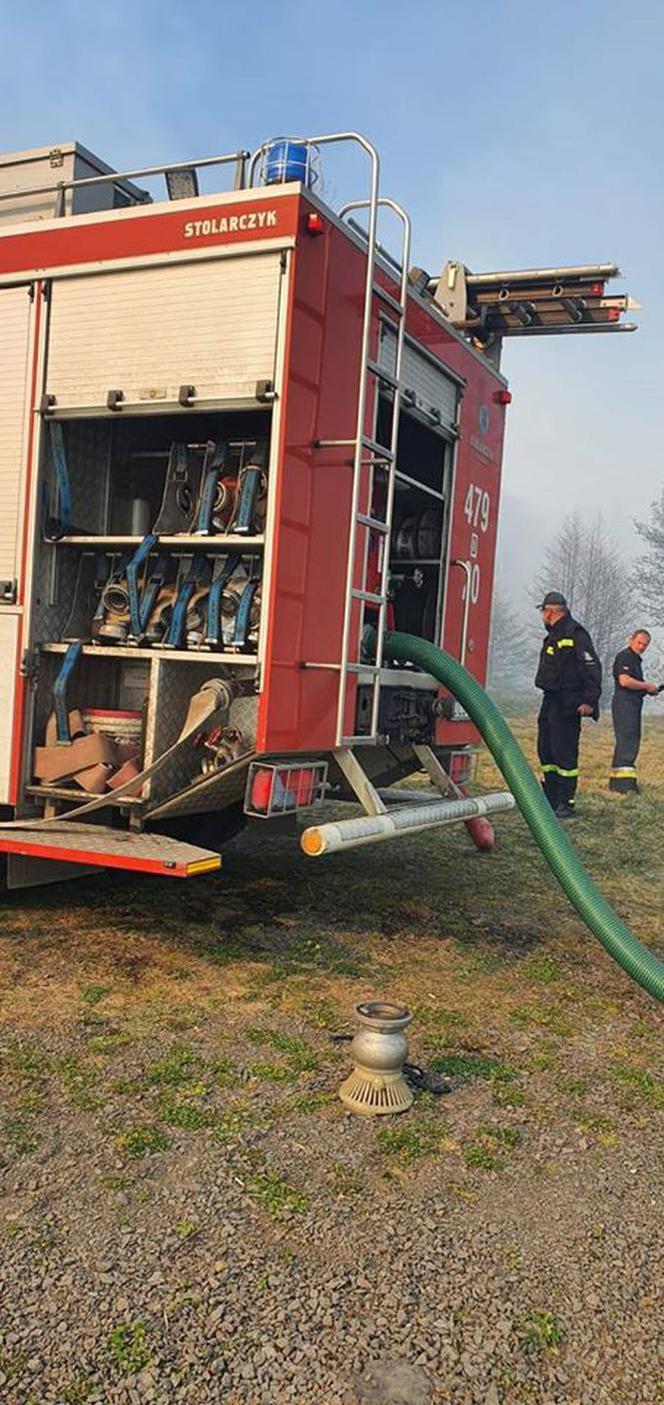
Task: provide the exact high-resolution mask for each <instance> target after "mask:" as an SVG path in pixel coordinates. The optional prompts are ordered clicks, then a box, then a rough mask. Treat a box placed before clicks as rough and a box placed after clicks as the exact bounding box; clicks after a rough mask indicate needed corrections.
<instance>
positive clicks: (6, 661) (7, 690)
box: [0, 612, 18, 805]
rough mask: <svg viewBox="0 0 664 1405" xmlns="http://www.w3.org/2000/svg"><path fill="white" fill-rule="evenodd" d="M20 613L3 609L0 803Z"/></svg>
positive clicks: (5, 790) (4, 798)
mask: <svg viewBox="0 0 664 1405" xmlns="http://www.w3.org/2000/svg"><path fill="white" fill-rule="evenodd" d="M17 630H18V615H17V614H15V613H13V614H12V613H10V612H7V613H3V612H0V805H6V804H7V802H8V800H9V770H10V766H11V754H12V727H13V721H14V686H15V682H16V635H17Z"/></svg>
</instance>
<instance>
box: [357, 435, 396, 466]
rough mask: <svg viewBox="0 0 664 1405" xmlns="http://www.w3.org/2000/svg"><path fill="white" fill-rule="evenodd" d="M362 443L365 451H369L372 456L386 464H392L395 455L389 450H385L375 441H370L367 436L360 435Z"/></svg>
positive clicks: (383, 446)
mask: <svg viewBox="0 0 664 1405" xmlns="http://www.w3.org/2000/svg"><path fill="white" fill-rule="evenodd" d="M362 443H363V444H364V447H365V449H370V450H371V452H372V454H376V455H377V457H379V458H382V459H384V460H385V462H386V463H394V460H395V458H396V454H393V453H392V450H391V449H386V448H385V445H384V444H378V443H377V442H376V440H375V439H370V438H369V435H368V434H363V435H362Z"/></svg>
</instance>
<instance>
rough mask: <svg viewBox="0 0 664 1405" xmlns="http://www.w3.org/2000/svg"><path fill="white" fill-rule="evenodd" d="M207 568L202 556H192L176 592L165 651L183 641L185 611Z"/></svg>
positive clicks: (177, 646)
mask: <svg viewBox="0 0 664 1405" xmlns="http://www.w3.org/2000/svg"><path fill="white" fill-rule="evenodd" d="M206 568H207V561H206V559H205V557H204V556H194V557H193V559H192V561H191V564H190V566H189V569H188V571H187V574H186V576H185V578H184V580H183V582H182V585H181V586H180V589H179V591H178V596H177V600H176V602H175V606H174V608H173V614H172V616H171V622H170V625H169V628H168V634H167V635H166V638H165V640H164V648H165V649H179V648H181V646H182V641H183V639H184V632H185V627H186V624H187V609H188V607H189V602H190V600H191V597H192V595H193V593H194V591H195V589H196V586H197V585H198V583H199V581H200V580H201V579H202V577H203V575H204V573H205V570H206Z"/></svg>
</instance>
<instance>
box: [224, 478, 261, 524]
mask: <svg viewBox="0 0 664 1405" xmlns="http://www.w3.org/2000/svg"><path fill="white" fill-rule="evenodd" d="M262 477H263V470H262V468H259V467H258V466H257V465H255V464H249V465H248V467H247V468H243V469H242V470H241V472H240V482H239V485H238V495H237V507H236V509H235V516H234V518H233V521H232V523H231V525H230V528H229V530H230V531H232V532H237V533H238V534H241V535H242V536H247V535H248V534H249V532H250V531H251V521H252V518H253V515H254V507H255V504H256V498H257V495H258V489H259V488H260V485H261V480H262Z"/></svg>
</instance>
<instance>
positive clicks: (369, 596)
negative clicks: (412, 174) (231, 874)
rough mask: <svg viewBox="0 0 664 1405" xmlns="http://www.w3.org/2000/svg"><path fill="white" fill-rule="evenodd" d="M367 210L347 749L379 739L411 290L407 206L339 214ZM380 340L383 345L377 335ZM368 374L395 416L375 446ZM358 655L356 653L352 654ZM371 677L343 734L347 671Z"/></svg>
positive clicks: (343, 675) (346, 666) (379, 200)
mask: <svg viewBox="0 0 664 1405" xmlns="http://www.w3.org/2000/svg"><path fill="white" fill-rule="evenodd" d="M379 207H380V208H384V209H390V210H392V211H393V213H394V214H395V215H396V216H397V218H398V219H399V220H400V221H401V223H402V226H403V242H402V252H401V262H400V264H399V265H398V279H399V296H398V298H394V297H392V294H391V293H388V292H387V290H386V289H385V288H383V287H382V286H381V284H380V283H377V282H376V278H375V271H376V252H377V244H376V221H377V216H378V208H379ZM360 209H366V210H368V211H369V221H368V224H369V227H368V231H367V271H366V283H365V301H364V316H363V325H362V343H361V347H362V349H361V358H362V360H361V365H360V382H359V387H358V405H357V426H356V435H355V439H354V440H351V441H350V442H351V445H352V447H353V451H354V452H353V485H352V492H351V512H350V528H349V539H348V564H347V572H346V590H345V598H344V613H343V632H342V640H341V662H340V669H339V696H338V704H337V732H336V746H337V747H351V746H359V745H362V744H366V743H368V742H373V741H376V739H377V736H378V715H379V709H380V679H381V667H382V665H381V659H382V655H383V640H384V637H385V628H386V625H387V609H388V584H389V557H390V538H391V534H392V516H393V510H394V487H395V477H396V461H397V445H398V439H399V415H400V411H401V364H402V358H403V344H404V335H405V330H406V298H407V290H408V267H409V259H410V219H409V217H408V215H407V214H406V212H405V210H403V209H402V208H401V206H400V205H398V204H397V203H396V201H394V200H390V199H389V198H388V197H386V196H383V197H379V196H378V194H377V192H376V193H375V194H374V191H373V190H372V194H371V199H370V200H356V201H353V202H351V203H350V204H347V205H344V207H343V209H342V210H341V211H340V215H341V217H342V218H343V216H344V215H346V214H348V212H349V211H350V210H360ZM376 302H380V303H381V304H382V305H383V309H387V310H386V311H385V310H384V312H383V316H384V320H385V323H386V325H387V326H388V327H389V328H391V330H392V331H393V333H394V345H395V356H394V367H393V369H392V370H391V371H388V370H387V369H386V368H385V367H384V366H381V365H380V355H379V351H378V350H377V355H376V359H375V360H374V359H373V358H372V357H371V356H370V355H369V347H370V340H371V324H372V319H373V313H374V307H375V304H376ZM378 346H380V333H379V341H378ZM370 376H373V377H374V378H375V380H376V383H377V384H379V383H380V382H382V383H383V384H387V385H388V386H389V387H390V389H391V391H392V397H393V403H392V422H391V428H390V442H389V444H388V445H383V444H379V443H377V442H376V440H375V439H373V438H371V436H370V435H368V434H367V433H366V430H365V418H366V406H367V389H368V384H369V377H370ZM376 468H380V469H382V470H383V472H384V474H385V480H386V489H387V491H386V494H385V507H384V514H383V516H382V517H379V516H376V515H375V508H374V506H373V502H374V493H373V488H374V476H375V470H376ZM365 469H368V470H369V474H368V490H367V497H366V501H367V511H366V512H361V511H360V510H359V509H360V492H361V486H362V477H363V473H364V471H365ZM372 534H374V535H376V536H378V537H379V539H380V546H379V571H378V590H368V589H367V579H366V577H367V561H368V556H369V542H370V539H371V536H372ZM360 550H361V551H362V562H363V565H362V576H361V585H360V586H356V585H355V577H356V573H357V558H358V552H359V551H360ZM356 602H357V603H358V604H359V607H360V610H359V627H358V630H357V633H356V634H354V631H353V628H352V625H353V614H354V605H355V603H356ZM367 605H371V606H373V607H374V608H375V610H376V612H377V627H376V631H375V650H374V658H373V662H371V663H366V662H362V661H361V659H360V657H359V655H360V652H361V648H362V637H363V633H364V611H365V607H366V606H367ZM355 654H357V655H358V657H354V655H355ZM353 673H355V674H360V673H361V674H363V675H365V676H366V675H367V674H368V675H369V676H370V678H371V682H370V684H369V688H370V696H371V713H370V719H369V729H368V731H367V732H362V733H356V732H355V733H353V732H351V733H347V732H345V730H344V728H345V717H346V707H347V684H348V678H349V676H350V675H351V674H353Z"/></svg>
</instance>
